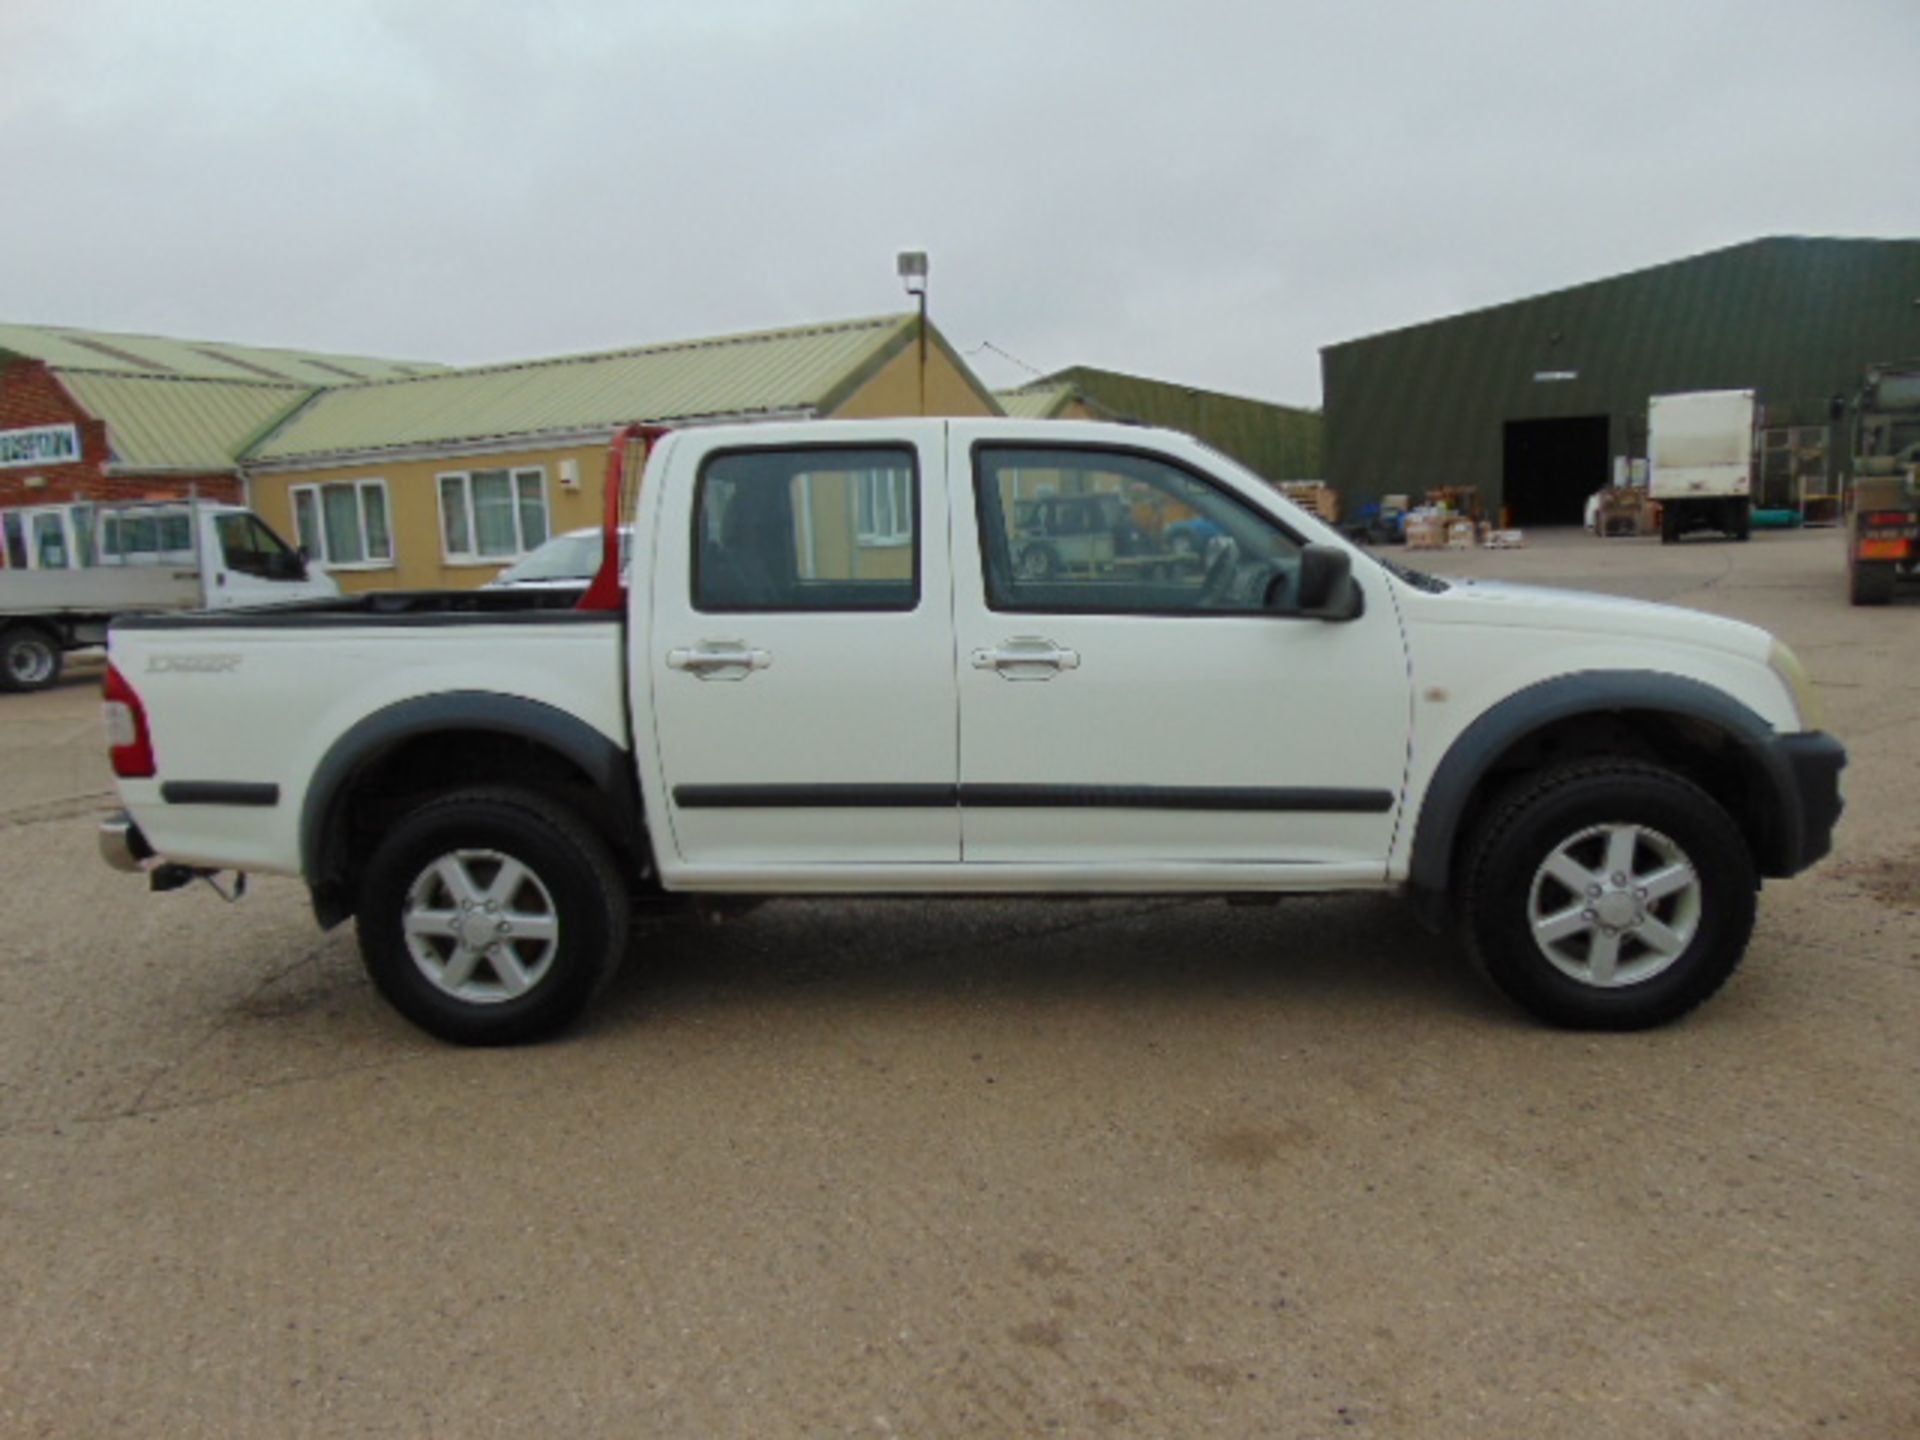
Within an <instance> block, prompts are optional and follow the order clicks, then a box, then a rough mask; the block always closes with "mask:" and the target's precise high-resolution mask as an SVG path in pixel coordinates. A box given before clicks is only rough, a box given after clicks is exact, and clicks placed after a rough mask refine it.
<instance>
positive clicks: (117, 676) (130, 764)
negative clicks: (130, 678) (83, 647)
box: [100, 665, 160, 780]
mask: <svg viewBox="0 0 1920 1440" xmlns="http://www.w3.org/2000/svg"><path fill="white" fill-rule="evenodd" d="M100 689H101V697H102V698H103V699H104V700H105V701H106V704H105V706H104V707H103V708H104V710H105V712H106V720H107V753H108V755H109V757H110V758H111V759H112V761H113V773H114V774H116V775H118V776H119V777H120V778H121V779H122V780H148V779H151V778H152V777H153V776H154V775H155V774H156V773H157V772H158V771H159V768H160V767H159V766H158V765H156V764H155V763H154V759H153V734H152V732H151V731H149V730H148V729H147V707H146V706H144V705H142V704H141V703H140V697H139V696H138V695H136V694H134V693H133V687H132V686H131V685H129V684H128V683H127V677H126V676H124V675H122V674H121V673H120V672H119V670H118V669H116V668H115V667H114V666H112V665H109V666H107V678H106V683H105V684H103V685H102V686H101V687H100Z"/></svg>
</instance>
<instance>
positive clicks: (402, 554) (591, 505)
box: [251, 445, 607, 593]
mask: <svg viewBox="0 0 1920 1440" xmlns="http://www.w3.org/2000/svg"><path fill="white" fill-rule="evenodd" d="M564 460H571V461H573V462H574V464H575V465H576V466H577V467H578V469H579V475H580V484H579V487H578V488H577V489H569V488H567V487H566V486H563V485H562V484H561V483H560V467H561V462H562V461H564ZM529 466H536V467H538V468H540V469H541V470H542V472H543V473H544V488H545V490H546V496H547V524H548V530H549V533H551V534H554V535H558V534H561V533H562V532H564V531H567V530H578V529H581V528H582V527H584V526H588V525H597V524H599V523H600V495H601V487H602V485H603V483H604V481H605V479H606V468H607V451H606V447H605V446H604V445H594V446H585V447H574V448H568V449H554V450H515V451H510V452H505V453H502V454H498V455H463V456H458V457H454V458H448V459H427V460H404V461H385V462H382V461H370V462H367V463H364V464H359V465H347V466H336V467H332V468H329V469H324V470H303V471H297V472H292V473H284V474H274V475H255V476H253V477H252V481H251V483H252V491H253V508H254V509H255V510H256V511H258V512H259V514H260V517H261V519H263V520H265V521H266V522H267V523H268V524H269V525H271V526H272V527H273V528H274V529H275V530H276V531H277V532H278V533H280V534H281V535H283V536H285V537H286V538H287V539H288V540H289V541H291V540H292V539H293V538H294V534H295V531H294V525H293V502H292V500H291V499H290V498H289V494H290V492H291V491H292V489H293V488H294V487H295V486H297V485H316V484H325V483H326V482H328V481H332V480H384V481H386V482H387V514H388V523H389V524H390V525H391V526H392V528H393V542H394V546H393V553H394V560H393V564H391V565H382V566H377V567H369V568H359V567H354V568H350V569H333V570H331V571H330V572H329V573H331V574H332V575H333V577H334V579H336V580H338V581H339V582H340V588H341V589H343V590H345V591H348V592H349V593H356V592H359V591H363V590H465V589H471V588H472V587H474V586H476V585H480V584H482V583H484V582H485V581H487V580H490V579H492V578H493V577H494V576H495V575H497V574H499V573H500V571H501V569H502V568H503V567H504V566H505V564H506V563H508V562H505V561H494V560H489V561H487V562H486V563H484V564H450V563H448V562H447V560H446V558H445V550H444V546H443V544H442V541H441V529H440V482H439V477H440V476H442V475H446V474H452V473H456V472H459V471H471V470H501V469H509V470H510V469H522V468H526V467H529Z"/></svg>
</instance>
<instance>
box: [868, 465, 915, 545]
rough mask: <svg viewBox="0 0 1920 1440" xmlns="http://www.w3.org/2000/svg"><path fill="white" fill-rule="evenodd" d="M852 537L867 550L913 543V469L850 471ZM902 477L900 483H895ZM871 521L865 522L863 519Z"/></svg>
mask: <svg viewBox="0 0 1920 1440" xmlns="http://www.w3.org/2000/svg"><path fill="white" fill-rule="evenodd" d="M853 478H854V488H853V538H854V543H855V544H856V545H862V546H865V547H866V548H867V549H870V550H877V549H883V548H886V547H889V546H898V545H911V544H912V543H913V520H914V514H913V511H914V500H915V496H914V492H913V482H914V472H913V471H912V470H860V471H856V472H855V473H854V477H853ZM902 480H904V481H905V482H906V483H905V484H904V485H901V484H899V482H900V481H902ZM868 521H872V522H873V523H872V524H871V525H869V524H868V523H867V522H868Z"/></svg>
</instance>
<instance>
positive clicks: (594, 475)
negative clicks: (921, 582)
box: [250, 343, 993, 593]
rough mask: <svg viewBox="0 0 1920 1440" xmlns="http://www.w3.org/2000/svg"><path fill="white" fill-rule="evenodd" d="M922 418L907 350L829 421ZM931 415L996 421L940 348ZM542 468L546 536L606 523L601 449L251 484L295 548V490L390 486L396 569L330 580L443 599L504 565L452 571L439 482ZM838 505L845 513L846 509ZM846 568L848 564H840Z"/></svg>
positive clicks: (308, 474)
mask: <svg viewBox="0 0 1920 1440" xmlns="http://www.w3.org/2000/svg"><path fill="white" fill-rule="evenodd" d="M919 413H920V347H919V346H918V345H917V344H909V345H908V346H907V347H906V348H905V349H903V350H902V351H901V352H900V353H899V354H898V355H895V356H894V357H893V358H892V359H890V360H888V361H887V362H886V363H885V364H884V365H882V366H881V367H880V369H879V370H878V371H876V372H875V373H874V375H873V376H872V377H871V378H869V379H868V380H867V382H866V383H865V384H864V385H862V386H861V387H860V388H859V389H858V390H856V391H855V392H854V393H853V394H852V395H851V396H849V397H848V398H847V400H846V401H845V402H844V403H843V404H842V405H841V406H840V407H839V408H838V409H837V410H835V411H834V412H833V414H834V417H835V418H839V419H849V420H851V419H883V418H887V417H890V416H896V415H917V414H919ZM927 413H929V414H932V415H990V414H992V413H993V411H992V408H991V407H990V405H989V403H988V402H987V400H986V399H985V398H984V397H983V396H982V395H981V394H980V392H979V391H978V390H976V389H975V388H974V387H973V386H972V385H971V384H969V383H968V382H967V379H966V377H965V375H964V373H963V372H962V371H961V370H960V368H959V367H958V366H956V365H955V364H954V363H953V361H952V359H951V358H950V357H949V356H948V354H947V352H946V351H945V350H944V349H943V348H942V347H941V346H940V345H939V344H938V343H935V344H931V345H929V346H928V347H927ZM563 460H572V461H574V462H575V463H576V464H577V465H578V467H579V473H580V485H579V488H578V489H573V490H569V489H565V488H563V487H562V486H561V484H560V462H561V461H563ZM523 466H539V467H541V468H542V469H543V470H544V472H545V477H546V495H547V516H548V524H549V529H550V532H551V533H552V534H555V535H558V534H560V533H562V532H563V531H567V530H578V529H581V528H583V527H585V526H589V525H597V524H599V523H600V516H601V494H602V487H603V485H604V483H605V480H606V467H607V452H606V447H605V446H604V445H590V446H584V447H571V448H564V449H538V448H534V449H526V450H515V451H506V452H502V453H500V454H497V455H472V456H458V457H450V458H446V459H424V460H419V459H413V460H403V461H394V460H388V461H381V460H369V461H367V462H365V463H361V464H354V465H331V466H327V467H324V468H319V469H313V470H302V471H291V472H279V473H273V474H264V475H263V474H256V475H253V476H251V477H250V485H251V490H252V496H253V508H254V509H255V510H257V511H258V512H259V513H260V516H261V518H262V519H264V520H265V521H266V522H267V523H268V524H269V525H271V526H272V527H273V528H274V529H275V530H276V531H277V532H279V533H280V534H281V535H283V536H285V537H287V539H288V540H289V541H291V540H292V539H293V538H294V535H295V530H294V524H293V503H292V500H291V499H290V498H289V496H290V492H291V490H292V489H293V488H294V487H295V486H297V485H315V484H325V483H326V482H328V481H336V480H376V479H377V480H384V481H386V486H387V512H388V517H389V524H390V525H391V526H392V529H393V540H394V559H393V563H392V564H391V565H381V566H375V567H365V568H362V567H354V568H350V569H333V570H332V571H331V572H330V573H332V575H333V576H334V578H335V579H336V580H338V581H339V582H340V588H341V589H343V590H346V591H348V592H350V593H355V592H360V591H365V590H437V589H469V588H472V587H474V586H477V585H480V584H482V583H484V582H485V581H487V580H490V579H492V578H493V577H494V576H495V575H497V574H499V572H500V571H501V569H502V568H503V567H504V564H505V562H496V561H488V562H486V563H485V564H449V563H448V562H447V560H446V558H445V554H444V548H443V545H442V542H441V526H440V486H439V477H440V476H441V475H443V474H448V473H451V472H454V471H465V470H498V469H514V468H519V467H523ZM841 503H843V504H844V503H846V502H845V500H844V499H843V500H842V501H841ZM906 561H907V553H906V552H905V551H904V550H900V551H895V552H889V551H886V550H877V551H873V552H870V553H868V554H866V555H863V556H862V557H861V562H860V564H859V567H858V573H860V574H861V575H862V576H867V575H888V574H891V573H892V572H894V571H895V570H896V569H903V567H904V565H905V564H906ZM840 563H843V564H844V563H845V561H844V560H842V561H841V562H840Z"/></svg>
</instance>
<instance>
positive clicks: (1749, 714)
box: [1407, 670, 1825, 926]
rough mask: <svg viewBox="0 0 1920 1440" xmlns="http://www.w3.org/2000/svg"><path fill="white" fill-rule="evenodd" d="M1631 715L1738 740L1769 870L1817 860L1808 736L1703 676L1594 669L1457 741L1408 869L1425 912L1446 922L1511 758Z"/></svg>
mask: <svg viewBox="0 0 1920 1440" xmlns="http://www.w3.org/2000/svg"><path fill="white" fill-rule="evenodd" d="M1627 714H1635V715H1643V716H1644V715H1654V716H1669V717H1674V718H1678V719H1684V720H1691V721H1696V722H1700V723H1703V724H1705V725H1707V726H1710V727H1712V728H1713V729H1714V730H1716V731H1718V732H1719V733H1721V734H1723V735H1725V736H1726V737H1727V738H1728V739H1729V740H1730V741H1732V743H1733V745H1734V747H1735V750H1736V753H1737V756H1738V759H1739V764H1740V768H1741V772H1742V775H1743V778H1745V779H1746V780H1747V782H1748V783H1749V785H1750V786H1751V787H1752V792H1753V803H1754V809H1755V810H1756V811H1757V812H1758V813H1760V814H1761V815H1763V816H1765V817H1766V820H1767V823H1765V824H1764V825H1762V826H1761V827H1760V830H1759V833H1756V834H1752V835H1750V837H1749V838H1750V839H1751V840H1752V842H1753V847H1754V856H1753V858H1754V864H1755V866H1756V868H1757V869H1758V870H1759V871H1760V873H1761V874H1763V875H1767V876H1774V877H1777V876H1784V875H1791V874H1794V873H1796V872H1797V871H1798V870H1800V869H1802V868H1804V867H1805V866H1806V865H1807V864H1810V863H1811V862H1812V861H1813V860H1814V859H1817V858H1818V855H1817V854H1816V855H1808V854H1806V853H1804V852H1805V850H1806V848H1807V844H1806V842H1805V841H1804V840H1803V838H1802V837H1803V836H1804V835H1805V834H1806V832H1807V830H1808V829H1809V825H1808V820H1809V817H1807V816H1805V815H1804V814H1803V813H1802V812H1803V808H1804V807H1803V803H1802V794H1801V787H1800V784H1799V781H1798V779H1797V777H1796V775H1795V773H1794V768H1793V765H1792V763H1791V760H1790V757H1789V755H1788V754H1787V753H1786V751H1785V749H1784V747H1783V744H1782V742H1783V739H1793V738H1800V737H1783V736H1781V735H1780V734H1779V733H1778V732H1777V731H1775V730H1774V728H1773V727H1772V726H1771V725H1769V724H1768V723H1767V722H1766V721H1765V720H1763V719H1762V718H1761V717H1760V716H1759V715H1757V714H1756V713H1755V712H1754V711H1753V710H1751V709H1749V708H1748V707H1747V706H1746V705H1744V704H1742V703H1741V702H1740V701H1739V700H1736V699H1735V698H1734V697H1733V696H1731V695H1729V694H1727V693H1726V692H1725V691H1723V690H1719V689H1716V688H1715V687H1713V686H1711V685H1708V684H1706V683H1704V682H1703V681H1699V680H1692V679H1689V678H1687V677H1686V676H1682V675H1669V674H1663V673H1661V672H1658V671H1651V670H1590V671H1584V672H1581V673H1578V674H1573V675H1562V676H1556V677H1555V678H1553V679H1550V680H1543V681H1540V682H1539V683H1537V684H1535V685H1531V686H1528V687H1527V688H1526V689H1524V690H1520V691H1517V692H1516V693H1514V694H1512V695H1509V696H1508V697H1507V698H1506V699H1504V700H1502V701H1500V702H1499V703H1498V704H1496V705H1494V706H1493V707H1491V708H1490V709H1488V710H1487V711H1486V712H1485V713H1484V714H1482V715H1480V716H1479V717H1478V718H1477V719H1476V720H1474V721H1473V723H1472V724H1470V725H1468V726H1467V728H1466V729H1465V730H1464V731H1462V732H1461V733H1460V735H1459V736H1458V738H1456V739H1455V740H1454V742H1453V744H1452V745H1451V746H1449V747H1448V749H1447V753H1446V754H1445V756H1443V757H1442V759H1441V761H1440V764H1439V766H1438V767H1437V768H1436V769H1435V771H1434V774H1433V779H1432V780H1431V781H1429V782H1428V785H1427V790H1426V794H1425V796H1424V797H1423V798H1422V800H1421V804H1420V816H1419V820H1418V822H1417V823H1416V826H1415V829H1414V838H1413V853H1412V857H1411V861H1410V864H1409V868H1408V875H1407V885H1408V889H1409V890H1410V892H1411V894H1412V897H1413V899H1414V902H1415V904H1416V906H1417V908H1418V909H1419V911H1420V913H1421V915H1422V917H1423V918H1424V919H1426V920H1427V921H1428V922H1429V923H1430V924H1433V925H1435V926H1438V925H1440V924H1441V923H1443V922H1444V920H1445V918H1446V916H1447V914H1448V913H1449V889H1450V885H1451V880H1452V875H1453V863H1454V857H1455V855H1456V853H1457V851H1458V847H1459V845H1460V843H1461V840H1462V838H1463V837H1462V836H1461V834H1460V827H1461V821H1462V819H1463V817H1464V816H1465V815H1466V814H1467V813H1468V810H1469V807H1470V806H1471V804H1472V803H1473V801H1474V799H1475V798H1476V796H1477V794H1478V792H1479V790H1480V787H1481V785H1482V783H1483V782H1484V781H1485V780H1486V779H1487V778H1488V775H1489V774H1490V772H1491V771H1492V770H1493V769H1494V768H1495V766H1497V765H1498V764H1499V762H1500V760H1501V758H1502V757H1503V756H1505V755H1506V754H1508V753H1509V752H1510V751H1511V750H1512V749H1513V748H1514V746H1516V745H1517V744H1519V743H1521V742H1522V741H1524V740H1526V739H1527V738H1528V737H1529V736H1532V735H1535V734H1538V733H1539V732H1541V731H1543V730H1545V729H1547V728H1548V727H1550V726H1553V725H1556V724H1559V723H1561V722H1563V721H1567V720H1575V719H1579V718H1582V717H1585V716H1595V717H1605V716H1619V715H1627ZM1820 738H1822V739H1824V738H1825V737H1820Z"/></svg>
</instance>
